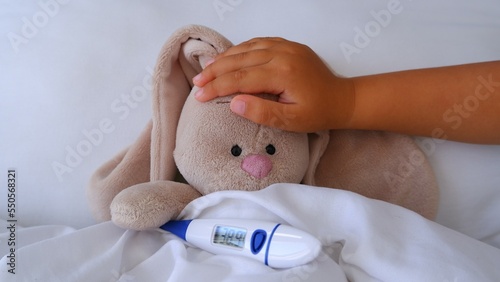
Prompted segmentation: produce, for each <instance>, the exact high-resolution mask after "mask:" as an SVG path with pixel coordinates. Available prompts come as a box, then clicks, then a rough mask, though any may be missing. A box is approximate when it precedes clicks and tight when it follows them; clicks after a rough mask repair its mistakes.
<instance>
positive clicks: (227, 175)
mask: <svg viewBox="0 0 500 282" xmlns="http://www.w3.org/2000/svg"><path fill="white" fill-rule="evenodd" d="M196 90H197V89H196V87H195V88H194V90H193V91H196ZM231 98H232V97H221V98H217V99H215V100H212V101H210V102H206V103H201V102H198V101H196V100H195V99H194V98H193V95H190V96H189V97H188V99H187V101H186V104H185V105H184V108H183V110H182V114H181V117H180V121H179V127H178V129H177V140H176V147H175V150H174V159H175V163H176V165H177V167H178V169H179V171H180V173H181V174H182V175H183V176H184V178H185V179H186V180H187V182H188V183H189V184H190V185H192V186H193V187H194V188H195V189H196V190H198V191H199V192H200V193H201V194H208V193H211V192H215V191H220V190H235V189H237V190H247V191H252V190H259V189H262V188H265V187H267V186H269V185H270V184H273V183H279V182H289V183H300V182H301V181H302V179H303V178H304V175H305V173H306V170H307V167H308V164H309V145H308V139H307V134H301V133H292V132H286V131H282V130H278V129H274V128H270V127H266V126H262V125H258V124H255V123H253V122H250V121H248V120H246V119H244V118H241V117H239V116H237V115H235V114H233V113H232V112H231V111H230V109H229V102H230V100H231ZM267 98H269V99H270V98H273V96H271V95H269V96H268V97H267Z"/></svg>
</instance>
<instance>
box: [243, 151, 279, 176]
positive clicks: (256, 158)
mask: <svg viewBox="0 0 500 282" xmlns="http://www.w3.org/2000/svg"><path fill="white" fill-rule="evenodd" d="M272 168H273V164H272V163H271V160H270V159H269V158H268V157H267V156H264V155H248V156H246V157H245V159H243V161H242V162H241V169H243V170H244V171H246V172H248V173H249V174H250V175H252V176H253V177H256V178H258V179H262V178H264V177H266V176H267V175H268V174H269V172H270V171H271V169H272Z"/></svg>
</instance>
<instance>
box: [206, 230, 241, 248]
mask: <svg viewBox="0 0 500 282" xmlns="http://www.w3.org/2000/svg"><path fill="white" fill-rule="evenodd" d="M246 235H247V231H246V229H243V228H238V227H231V226H224V225H217V226H215V230H214V234H213V236H212V242H213V243H214V244H219V245H223V246H229V247H236V248H239V249H243V247H244V246H245V237H246Z"/></svg>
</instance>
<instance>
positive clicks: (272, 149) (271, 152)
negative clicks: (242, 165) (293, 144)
mask: <svg viewBox="0 0 500 282" xmlns="http://www.w3.org/2000/svg"><path fill="white" fill-rule="evenodd" d="M266 153H268V154H269V155H274V153H276V148H275V147H274V146H273V145H272V144H269V145H267V146H266Z"/></svg>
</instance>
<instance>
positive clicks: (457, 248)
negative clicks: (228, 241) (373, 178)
mask: <svg viewBox="0 0 500 282" xmlns="http://www.w3.org/2000/svg"><path fill="white" fill-rule="evenodd" d="M180 218H184V219H188V218H249V219H261V220H271V221H277V222H281V223H285V224H289V225H292V226H295V227H297V228H300V229H302V230H304V231H307V232H310V233H311V234H313V235H314V236H316V237H317V238H318V239H320V241H321V242H322V244H323V249H322V252H321V254H320V255H319V257H318V258H317V259H316V260H314V261H312V262H311V263H309V264H307V265H303V266H299V267H295V268H291V269H281V270H278V269H272V268H269V267H267V266H265V265H263V264H262V263H259V262H257V261H253V260H251V259H248V258H243V257H236V256H227V255H226V256H223V255H212V254H210V253H207V252H205V251H202V250H200V249H198V248H194V247H191V246H189V245H188V244H186V243H185V242H183V241H182V240H181V239H178V238H176V237H175V236H174V235H172V234H166V233H162V232H158V231H156V230H151V231H143V232H137V231H130V230H123V229H120V228H118V227H115V226H114V225H113V224H112V223H110V222H105V223H101V224H97V225H94V226H91V227H87V228H83V229H80V230H74V229H72V228H69V227H63V226H43V227H31V228H24V229H17V230H16V234H15V235H16V237H15V239H16V247H17V252H16V254H15V256H16V258H15V272H16V273H15V274H12V273H9V272H8V270H9V269H12V267H13V266H12V265H9V260H10V259H9V258H8V255H9V250H7V249H6V246H7V244H5V242H7V241H6V240H8V238H9V236H11V235H10V233H11V232H10V231H7V232H5V233H2V234H1V235H0V240H1V241H2V242H1V244H0V247H1V248H2V249H1V251H2V254H6V256H4V258H3V259H2V260H1V261H0V267H1V275H0V280H1V281H14V280H12V279H13V278H15V279H16V280H15V281H347V279H348V280H350V281H439V282H443V281H499V280H500V268H499V267H498V262H499V261H500V250H499V249H497V248H494V247H492V246H490V245H487V244H485V243H482V242H480V241H477V240H475V239H472V238H470V237H467V236H465V235H463V234H461V233H458V232H456V231H453V230H451V229H448V228H446V227H443V226H442V225H439V224H437V223H434V222H431V221H428V220H426V219H424V218H422V217H420V216H419V215H417V214H415V213H413V212H411V211H408V210H405V209H403V208H401V207H398V206H394V205H391V204H388V203H384V202H380V201H376V200H370V199H367V198H364V197H362V196H359V195H356V194H353V193H350V192H345V191H340V190H335V189H326V188H318V187H310V186H304V185H297V184H276V185H273V186H270V187H268V188H266V189H264V190H261V191H258V192H242V191H225V192H218V193H213V194H210V195H208V196H205V197H202V198H199V199H197V200H196V201H194V202H192V203H191V204H189V205H188V206H187V207H186V209H185V210H184V211H183V212H182V214H181V215H180Z"/></svg>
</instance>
